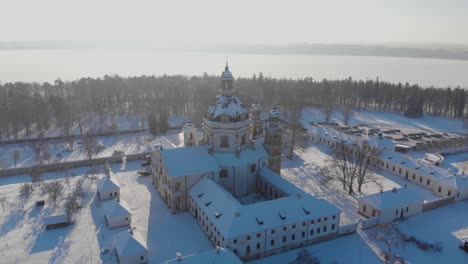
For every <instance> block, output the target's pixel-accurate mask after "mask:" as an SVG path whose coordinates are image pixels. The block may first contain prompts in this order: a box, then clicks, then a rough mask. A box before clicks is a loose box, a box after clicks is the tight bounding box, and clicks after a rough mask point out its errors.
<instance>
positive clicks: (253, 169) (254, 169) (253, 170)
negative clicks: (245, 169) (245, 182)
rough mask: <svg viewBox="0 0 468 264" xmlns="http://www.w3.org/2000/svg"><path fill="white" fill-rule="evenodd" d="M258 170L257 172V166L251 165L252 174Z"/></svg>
mask: <svg viewBox="0 0 468 264" xmlns="http://www.w3.org/2000/svg"><path fill="white" fill-rule="evenodd" d="M256 170H257V164H255V163H254V164H252V165H250V172H251V173H254V172H255V171H256Z"/></svg>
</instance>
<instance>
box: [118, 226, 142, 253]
mask: <svg viewBox="0 0 468 264" xmlns="http://www.w3.org/2000/svg"><path fill="white" fill-rule="evenodd" d="M114 246H115V250H116V251H117V255H119V256H138V255H144V254H147V252H148V248H147V247H146V242H145V241H144V240H143V238H142V237H141V236H140V234H139V233H135V232H132V231H131V230H125V231H123V232H120V233H118V234H117V235H115V236H114Z"/></svg>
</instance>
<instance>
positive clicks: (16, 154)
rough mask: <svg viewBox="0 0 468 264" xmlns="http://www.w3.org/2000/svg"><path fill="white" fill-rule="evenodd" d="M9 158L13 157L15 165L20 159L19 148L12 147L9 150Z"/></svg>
mask: <svg viewBox="0 0 468 264" xmlns="http://www.w3.org/2000/svg"><path fill="white" fill-rule="evenodd" d="M10 154H11V158H12V159H13V162H14V163H15V167H16V165H17V164H18V160H19V159H20V156H21V152H20V151H19V149H17V148H14V149H12V150H11V153H10Z"/></svg>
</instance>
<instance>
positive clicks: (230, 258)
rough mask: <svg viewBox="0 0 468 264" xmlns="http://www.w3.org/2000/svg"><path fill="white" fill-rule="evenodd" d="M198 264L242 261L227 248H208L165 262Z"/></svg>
mask: <svg viewBox="0 0 468 264" xmlns="http://www.w3.org/2000/svg"><path fill="white" fill-rule="evenodd" d="M176 263H182V264H199V263H219V264H242V261H240V260H239V258H238V257H237V256H236V255H235V254H234V253H233V252H232V251H231V250H230V249H227V248H218V249H210V250H207V251H203V252H200V253H196V254H192V255H187V256H183V257H181V258H180V259H177V258H175V259H171V260H168V261H167V262H166V264H176Z"/></svg>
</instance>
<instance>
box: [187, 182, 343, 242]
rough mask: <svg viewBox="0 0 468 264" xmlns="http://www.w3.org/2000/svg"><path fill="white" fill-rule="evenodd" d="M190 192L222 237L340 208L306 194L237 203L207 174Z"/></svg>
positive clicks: (327, 213)
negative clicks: (249, 202)
mask: <svg viewBox="0 0 468 264" xmlns="http://www.w3.org/2000/svg"><path fill="white" fill-rule="evenodd" d="M190 194H191V196H192V197H193V198H194V200H195V201H196V203H197V204H199V206H201V207H203V211H204V212H205V215H206V216H207V217H208V218H209V219H210V221H211V222H212V223H213V224H214V225H216V227H217V229H218V230H219V231H220V232H222V233H223V236H224V237H226V238H232V237H238V236H241V235H245V234H250V233H254V232H258V231H261V230H265V229H271V228H276V227H280V226H284V225H288V224H293V223H297V222H300V221H305V220H307V219H311V218H315V217H321V216H323V215H329V214H339V213H340V212H341V211H340V210H339V209H338V208H337V207H335V206H334V205H332V204H331V203H329V202H327V201H325V200H322V199H316V198H314V197H312V196H311V195H309V194H304V195H301V194H300V195H294V196H290V197H285V198H281V199H276V200H270V201H265V202H260V203H254V204H249V205H241V204H240V203H239V201H237V199H236V198H235V197H234V196H232V195H231V194H230V193H229V192H228V191H226V190H225V189H224V188H223V187H221V186H220V185H218V184H217V183H215V182H214V181H212V180H211V179H208V178H205V179H202V180H201V181H199V182H198V183H197V184H195V185H194V186H193V187H192V188H191V190H190Z"/></svg>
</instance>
